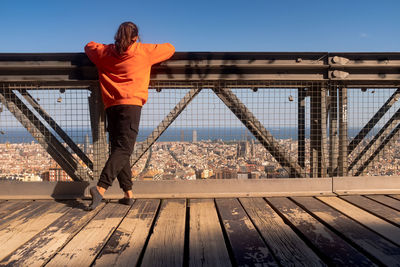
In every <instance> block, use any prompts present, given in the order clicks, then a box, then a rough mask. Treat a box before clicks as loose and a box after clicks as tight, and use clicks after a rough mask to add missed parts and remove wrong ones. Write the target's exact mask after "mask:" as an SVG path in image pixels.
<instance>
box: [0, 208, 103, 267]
mask: <svg viewBox="0 0 400 267" xmlns="http://www.w3.org/2000/svg"><path fill="white" fill-rule="evenodd" d="M69 203H70V204H71V206H72V207H73V208H72V209H71V210H69V211H68V212H67V213H65V214H64V215H63V216H61V217H60V218H58V219H57V220H56V221H54V222H53V223H52V224H50V225H49V226H48V227H47V228H46V229H44V230H43V231H42V232H40V233H39V234H37V235H36V236H35V237H34V238H32V239H31V240H29V242H27V243H25V244H24V245H23V246H21V247H20V248H18V249H17V250H16V251H14V252H13V253H12V254H10V255H8V256H7V257H6V258H5V259H3V260H2V261H1V262H0V266H4V265H8V266H43V265H44V264H45V263H46V262H47V260H49V259H50V258H52V257H53V256H54V254H55V253H57V251H58V250H59V249H60V248H61V247H63V246H64V245H65V244H66V243H68V241H69V240H70V239H71V238H72V237H73V236H74V235H75V234H76V233H77V232H78V231H79V230H81V229H82V227H83V226H84V225H85V224H86V223H87V222H88V221H89V220H91V219H92V218H93V216H95V215H96V214H97V213H98V212H99V211H100V210H101V209H102V208H103V206H104V203H101V204H100V206H99V207H98V208H97V209H96V210H93V211H91V212H87V211H85V210H83V209H82V208H81V207H80V206H79V205H80V204H83V203H81V202H72V201H71V202H69Z"/></svg>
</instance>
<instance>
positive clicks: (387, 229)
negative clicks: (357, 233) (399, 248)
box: [318, 197, 400, 245]
mask: <svg viewBox="0 0 400 267" xmlns="http://www.w3.org/2000/svg"><path fill="white" fill-rule="evenodd" d="M318 199H320V200H322V201H323V202H325V203H326V204H328V205H329V206H331V207H333V208H335V209H337V210H338V211H340V212H341V213H343V214H345V215H347V216H348V217H350V218H352V219H354V220H356V221H357V222H359V223H361V224H362V225H364V226H366V227H368V228H369V229H371V230H373V231H375V232H377V233H378V234H380V235H382V236H383V237H385V238H386V239H389V240H391V241H392V242H394V243H395V244H397V245H400V228H399V227H397V226H394V225H393V224H391V223H389V222H387V221H385V220H382V219H381V218H378V217H376V216H374V215H372V214H371V213H369V212H366V211H365V210H362V209H360V208H358V207H356V206H354V205H352V204H350V203H348V202H347V201H345V200H343V199H340V198H337V197H318Z"/></svg>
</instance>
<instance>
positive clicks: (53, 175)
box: [42, 168, 73, 182]
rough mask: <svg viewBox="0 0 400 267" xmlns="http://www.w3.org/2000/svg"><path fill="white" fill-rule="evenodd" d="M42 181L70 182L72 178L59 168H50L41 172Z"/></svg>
mask: <svg viewBox="0 0 400 267" xmlns="http://www.w3.org/2000/svg"><path fill="white" fill-rule="evenodd" d="M42 179H43V181H50V182H72V181H73V180H72V178H71V177H69V175H68V174H67V173H66V172H65V171H64V170H63V169H61V168H50V169H49V171H48V172H45V173H43V174H42Z"/></svg>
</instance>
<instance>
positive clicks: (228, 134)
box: [0, 127, 359, 144]
mask: <svg viewBox="0 0 400 267" xmlns="http://www.w3.org/2000/svg"><path fill="white" fill-rule="evenodd" d="M153 130H154V129H153V128H140V130H139V135H138V137H137V141H138V142H142V141H144V140H146V138H147V137H148V136H149V135H150V134H151V132H152V131H153ZM267 130H268V131H269V132H270V133H271V134H272V135H273V136H274V137H275V138H276V139H292V140H297V128H288V127H285V128H273V129H267ZM194 131H195V132H196V135H197V141H206V140H210V141H215V140H222V141H239V140H246V139H247V140H250V139H255V138H254V136H253V135H252V134H251V133H250V132H249V131H248V130H247V129H245V128H239V127H224V128H223V127H199V128H195V127H171V128H168V129H167V130H166V131H165V132H164V133H163V134H162V135H161V137H160V138H159V139H158V141H163V142H176V141H182V140H183V141H186V142H192V141H193V133H194ZM358 131H359V129H349V132H348V134H349V137H354V136H355V135H356V134H357V133H358ZM65 132H66V133H67V134H68V135H69V136H70V137H71V139H72V140H74V142H75V143H77V144H83V143H84V142H85V137H86V135H88V136H89V140H90V142H91V131H90V129H88V128H70V129H66V130H65ZM309 132H310V131H309V129H306V138H309ZM56 136H57V135H56ZM32 141H34V142H35V139H34V138H33V137H32V136H31V134H30V133H29V132H28V131H27V130H26V129H24V128H9V129H7V128H6V129H0V143H2V144H4V143H6V142H9V143H30V142H32ZM61 142H63V141H61Z"/></svg>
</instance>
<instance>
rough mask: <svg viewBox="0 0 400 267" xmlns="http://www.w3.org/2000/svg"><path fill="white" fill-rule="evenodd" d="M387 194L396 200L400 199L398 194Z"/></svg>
mask: <svg viewBox="0 0 400 267" xmlns="http://www.w3.org/2000/svg"><path fill="white" fill-rule="evenodd" d="M389 196H390V197H392V198H395V199H397V200H400V195H389Z"/></svg>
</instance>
